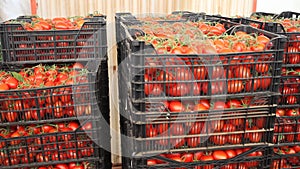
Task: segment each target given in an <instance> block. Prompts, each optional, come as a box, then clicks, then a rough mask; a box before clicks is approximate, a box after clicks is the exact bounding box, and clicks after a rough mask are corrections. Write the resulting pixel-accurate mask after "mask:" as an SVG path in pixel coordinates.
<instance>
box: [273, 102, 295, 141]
mask: <svg viewBox="0 0 300 169" xmlns="http://www.w3.org/2000/svg"><path fill="white" fill-rule="evenodd" d="M285 111H286V113H288V111H298V112H299V108H294V109H293V108H291V109H286V110H285ZM273 143H274V144H275V145H277V146H284V145H299V144H300V116H292V117H291V116H283V117H276V120H275V124H274V136H273Z"/></svg>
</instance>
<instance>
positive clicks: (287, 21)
mask: <svg viewBox="0 0 300 169" xmlns="http://www.w3.org/2000/svg"><path fill="white" fill-rule="evenodd" d="M251 19H254V20H257V21H260V22H272V23H280V24H281V25H282V26H283V27H284V29H285V31H286V32H300V26H299V25H300V20H298V19H291V18H277V19H273V17H272V16H262V17H257V16H254V17H252V18H251ZM250 25H251V26H254V27H259V26H260V25H259V24H257V23H251V24H250ZM262 29H264V26H263V27H262Z"/></svg>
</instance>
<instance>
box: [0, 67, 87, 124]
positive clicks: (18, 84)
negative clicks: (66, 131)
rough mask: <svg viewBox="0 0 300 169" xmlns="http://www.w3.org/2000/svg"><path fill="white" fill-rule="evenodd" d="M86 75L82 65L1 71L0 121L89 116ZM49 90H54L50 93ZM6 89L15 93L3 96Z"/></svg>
mask: <svg viewBox="0 0 300 169" xmlns="http://www.w3.org/2000/svg"><path fill="white" fill-rule="evenodd" d="M87 74H88V71H87V70H86V69H84V68H83V65H82V64H81V63H75V64H71V65H67V66H57V65H50V66H49V65H37V66H34V67H30V68H24V69H22V70H21V71H19V72H5V71H2V72H1V76H0V78H1V82H0V90H1V91H2V93H1V96H0V98H2V99H1V101H0V104H1V111H2V112H1V117H0V122H17V121H20V120H26V121H30V120H42V119H49V118H51V119H52V118H62V117H65V116H67V117H75V116H82V115H90V114H91V104H90V103H89V101H90V98H89V95H88V94H84V93H83V92H87V91H89V86H88V85H87V84H88V76H87ZM78 84H80V86H77V87H73V88H72V85H78ZM59 86H61V87H59ZM50 87H56V88H55V89H53V90H51V89H50ZM24 89H36V90H34V91H36V92H30V91H26V90H24ZM5 90H13V91H15V92H10V91H9V92H7V93H6V92H5ZM18 93H21V96H20V95H19V94H18ZM74 97H76V98H77V99H76V102H80V103H82V104H80V105H76V104H74V99H73V98H74ZM83 103H84V104H83Z"/></svg>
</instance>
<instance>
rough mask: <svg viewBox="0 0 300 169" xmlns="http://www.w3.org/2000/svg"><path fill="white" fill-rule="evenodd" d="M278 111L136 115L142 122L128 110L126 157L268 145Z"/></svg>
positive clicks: (124, 130)
mask: <svg viewBox="0 0 300 169" xmlns="http://www.w3.org/2000/svg"><path fill="white" fill-rule="evenodd" d="M153 107H157V109H159V107H158V106H157V105H155V106H153ZM128 109H130V108H128ZM274 110H275V109H274V108H270V109H265V110H264V109H253V110H251V108H249V109H247V110H245V109H242V108H241V109H233V110H223V111H220V110H219V111H216V110H215V111H213V110H211V111H200V112H197V111H186V112H163V111H157V112H156V111H145V112H137V113H136V114H137V116H138V115H139V117H140V118H139V119H134V117H135V116H134V115H132V114H133V113H132V112H130V111H129V110H128V112H122V114H121V133H122V134H123V135H124V136H126V137H124V140H122V144H123V146H122V147H124V152H123V155H125V156H128V155H134V156H143V155H145V156H146V155H151V154H155V153H163V152H181V151H195V150H206V149H219V148H222V147H227V148H243V147H244V146H251V145H257V146H261V145H268V143H271V142H272V137H271V136H272V134H273V130H272V129H273V128H274V118H275V116H274V114H270V113H269V112H272V111H274ZM254 126H256V127H254Z"/></svg>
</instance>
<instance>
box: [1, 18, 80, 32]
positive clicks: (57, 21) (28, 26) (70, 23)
mask: <svg viewBox="0 0 300 169" xmlns="http://www.w3.org/2000/svg"><path fill="white" fill-rule="evenodd" d="M31 20H32V22H31V23H28V22H20V23H22V24H23V26H24V28H25V30H27V31H42V30H75V29H80V28H81V27H82V25H83V24H84V22H85V20H84V18H83V17H74V18H65V17H57V18H53V19H44V18H34V17H33V18H32V19H31ZM15 22H16V21H8V22H6V24H9V23H15Z"/></svg>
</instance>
